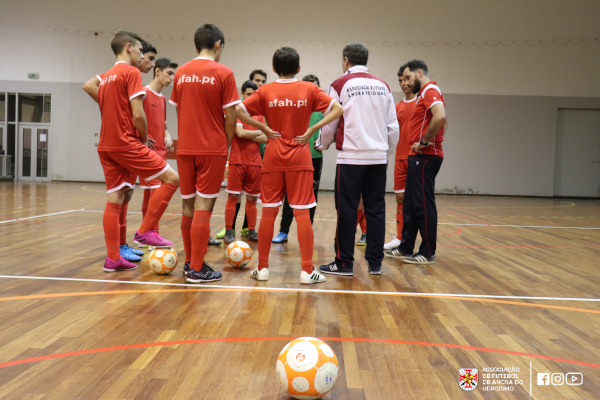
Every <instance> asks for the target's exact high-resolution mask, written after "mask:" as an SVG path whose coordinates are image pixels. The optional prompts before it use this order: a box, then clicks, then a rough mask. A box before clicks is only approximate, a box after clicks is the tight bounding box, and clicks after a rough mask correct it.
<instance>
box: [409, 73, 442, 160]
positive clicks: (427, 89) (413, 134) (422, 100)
mask: <svg viewBox="0 0 600 400" xmlns="http://www.w3.org/2000/svg"><path fill="white" fill-rule="evenodd" d="M437 103H441V104H444V105H445V102H444V96H442V91H441V90H440V88H439V87H437V86H436V85H435V82H429V83H428V84H427V85H425V86H423V87H422V88H421V91H420V92H419V94H418V95H417V101H416V102H415V108H414V110H413V115H412V118H411V120H410V123H409V127H408V132H409V134H408V142H409V143H411V144H412V143H416V142H420V141H421V139H422V138H423V136H425V133H427V130H428V129H429V123H430V122H431V117H432V116H433V114H431V107H433V106H434V104H437ZM443 141H444V127H442V128H441V129H440V130H439V131H438V133H437V134H436V135H435V137H434V138H433V139H431V142H430V144H429V146H427V147H425V148H424V149H422V150H421V153H420V154H430V155H436V156H440V157H444V152H443V151H442V142H443ZM409 154H411V155H414V154H416V153H415V152H414V151H412V149H411V151H410V153H409Z"/></svg>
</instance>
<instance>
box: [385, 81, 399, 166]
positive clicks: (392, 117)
mask: <svg viewBox="0 0 600 400" xmlns="http://www.w3.org/2000/svg"><path fill="white" fill-rule="evenodd" d="M386 129H387V135H388V153H389V154H390V155H391V154H394V152H395V151H396V146H397V145H398V141H399V140H400V124H399V123H398V114H397V113H396V106H395V105H394V96H392V94H391V93H390V94H389V97H388V110H387V121H386Z"/></svg>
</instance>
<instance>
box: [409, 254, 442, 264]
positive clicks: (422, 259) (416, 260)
mask: <svg viewBox="0 0 600 400" xmlns="http://www.w3.org/2000/svg"><path fill="white" fill-rule="evenodd" d="M404 262H405V263H408V264H435V256H434V255H433V256H430V257H426V256H424V255H422V254H419V253H417V254H415V255H412V256H409V257H404Z"/></svg>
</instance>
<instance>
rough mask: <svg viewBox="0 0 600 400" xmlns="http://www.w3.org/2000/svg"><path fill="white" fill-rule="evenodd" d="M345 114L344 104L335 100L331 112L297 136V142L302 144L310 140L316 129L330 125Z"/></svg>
mask: <svg viewBox="0 0 600 400" xmlns="http://www.w3.org/2000/svg"><path fill="white" fill-rule="evenodd" d="M343 114H344V109H343V108H342V105H341V104H340V103H338V102H337V101H335V100H334V102H333V105H332V106H331V111H330V112H329V114H327V115H326V116H325V118H323V119H322V120H320V121H319V122H317V123H316V124H314V125H313V126H311V127H309V128H308V129H307V130H306V132H304V134H303V135H302V136H297V137H296V139H295V141H296V143H300V144H305V143H308V141H309V140H310V137H311V136H312V135H313V133H315V132H316V131H318V130H319V129H321V128H322V127H324V126H325V125H328V124H330V123H332V122H334V121H335V120H337V119H339V118H340V117H341V116H342V115H343ZM317 140H318V139H317Z"/></svg>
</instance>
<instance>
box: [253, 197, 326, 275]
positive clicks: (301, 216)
mask: <svg viewBox="0 0 600 400" xmlns="http://www.w3.org/2000/svg"><path fill="white" fill-rule="evenodd" d="M294 218H296V226H297V227H298V242H299V243H300V255H301V258H302V271H304V272H306V273H307V274H312V272H313V270H314V267H313V262H312V257H313V247H314V242H315V233H314V231H313V227H312V224H311V223H310V210H308V209H306V210H301V209H296V208H294ZM261 225H262V224H261ZM258 237H259V238H260V235H258Z"/></svg>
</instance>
